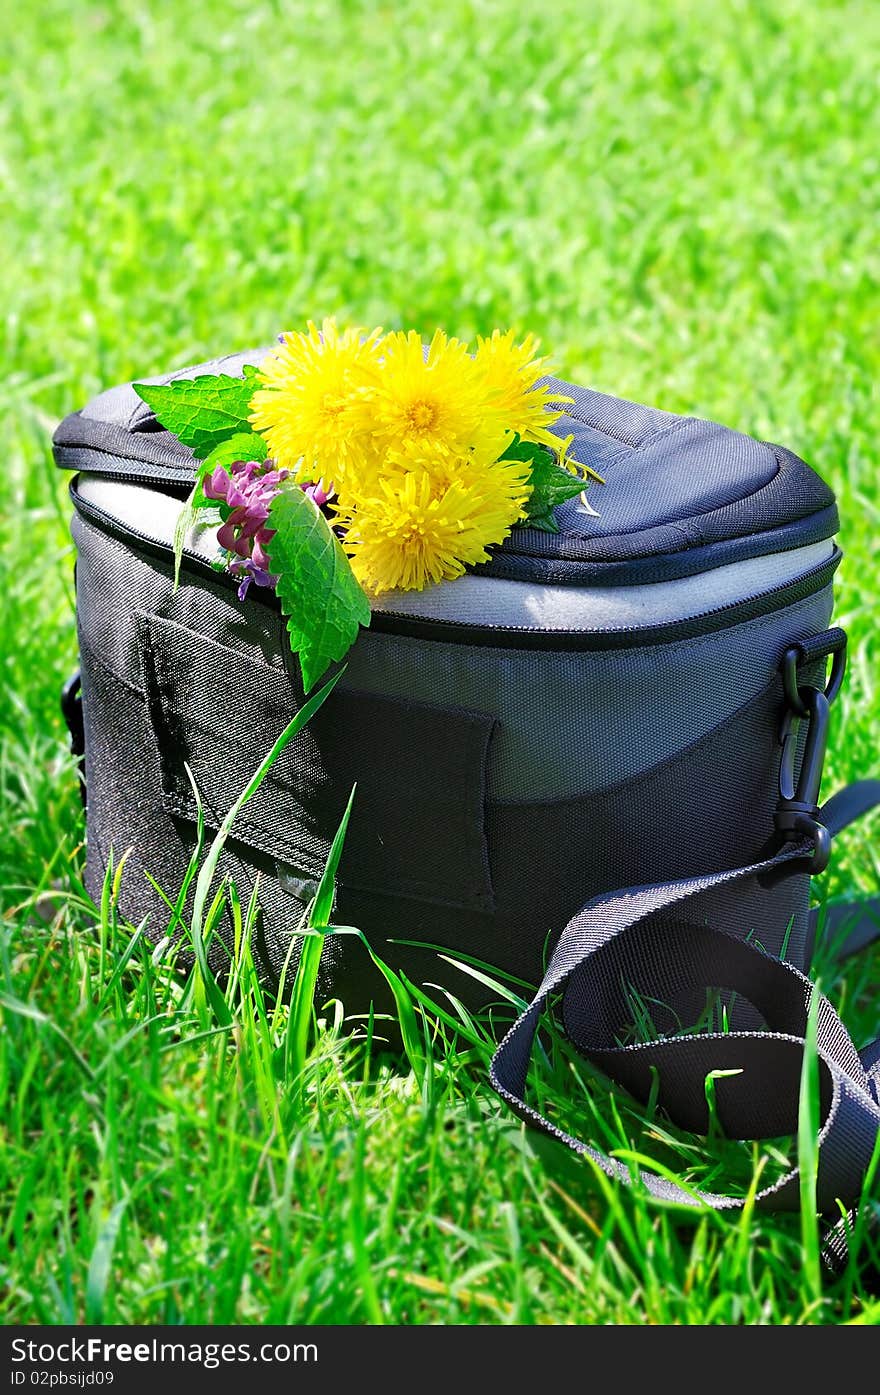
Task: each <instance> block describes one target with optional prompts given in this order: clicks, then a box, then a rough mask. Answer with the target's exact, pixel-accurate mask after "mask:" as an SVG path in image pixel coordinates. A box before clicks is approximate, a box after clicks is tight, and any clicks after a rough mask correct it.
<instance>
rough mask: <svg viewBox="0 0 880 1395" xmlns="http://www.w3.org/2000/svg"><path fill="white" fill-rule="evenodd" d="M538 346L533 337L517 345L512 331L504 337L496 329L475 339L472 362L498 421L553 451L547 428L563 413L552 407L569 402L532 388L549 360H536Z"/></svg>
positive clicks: (554, 442)
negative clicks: (488, 336)
mask: <svg viewBox="0 0 880 1395" xmlns="http://www.w3.org/2000/svg"><path fill="white" fill-rule="evenodd" d="M539 344H540V341H539V340H538V339H536V338H535V336H534V335H533V334H529V335H527V336H526V338H525V339H524V340H523V341H522V343H521V344H517V343H515V341H514V333H513V330H512V329H511V330H508V332H507V333H506V334H502V333H501V331H500V330H498V329H496V330H494V331H493V333H492V337H491V338H490V339H484V338H482V336H479V337H478V338H477V352H476V354H475V355H474V363H475V366H476V368H477V370H478V372H479V373H480V374H481V376H482V379H483V384H484V388H485V391H486V394H487V397H488V398H489V401H490V403H491V411H492V413H493V414H495V415H496V416H497V419H498V420H499V421H500V422H503V424H504V426H506V427H507V429H508V430H510V431H515V432H516V433H517V434H518V435H519V436H520V437H521V438H522V439H523V440H524V441H538V442H540V443H541V444H542V445H545V446H549V447H550V449H551V450H556V449H558V447H559V437H558V436H554V434H553V432H552V431H550V430H549V427H550V426H551V425H552V424H553V422H554V421H558V420H559V418H560V417H561V416H562V415H563V413H562V412H561V411H559V410H558V409H557V407H556V405H555V404H556V403H559V402H570V401H571V400H572V399H571V398H570V397H561V396H560V395H559V393H554V392H553V390H552V389H551V388H548V387H536V386H535V384H536V382H537V381H538V379H539V378H541V377H543V376H544V375H545V373H546V365H547V364H548V363H549V361H550V360H549V359H547V358H537V357H536V355H537V351H538V348H539Z"/></svg>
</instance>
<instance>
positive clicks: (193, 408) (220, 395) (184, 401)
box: [132, 364, 259, 460]
mask: <svg viewBox="0 0 880 1395" xmlns="http://www.w3.org/2000/svg"><path fill="white" fill-rule="evenodd" d="M258 371H259V370H258V369H257V368H255V367H254V366H253V365H252V364H246V365H245V369H244V376H243V377H241V378H231V377H229V376H228V375H227V374H225V373H219V374H204V375H203V376H202V377H200V378H178V379H176V380H175V381H174V382H171V383H134V384H132V386H133V387H134V390H135V392H136V393H137V394H138V396H139V397H141V398H142V399H143V401H144V402H146V404H147V406H148V407H151V408H152V409H153V412H154V413H155V415H156V420H157V421H158V422H159V423H160V425H162V426H164V427H165V429H166V431H170V432H172V433H173V435H175V436H176V437H177V439H178V440H179V441H182V443H183V444H184V445H185V446H189V447H190V448H191V450H192V451H193V453H194V454H195V455H196V457H197V458H198V459H199V460H202V459H204V457H205V456H206V455H207V454H208V453H209V451H211V450H213V449H214V447H215V446H218V445H219V444H220V443H221V441H227V440H229V438H230V436H235V435H237V434H240V433H247V434H250V431H251V428H250V423H249V421H248V415H249V413H250V409H251V398H252V397H253V395H254V393H255V392H256V390H257V388H258V387H259V379H258V377H257V374H258Z"/></svg>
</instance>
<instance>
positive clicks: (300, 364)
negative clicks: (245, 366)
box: [250, 320, 382, 485]
mask: <svg viewBox="0 0 880 1395" xmlns="http://www.w3.org/2000/svg"><path fill="white" fill-rule="evenodd" d="M381 333H382V332H381V330H378V329H374V330H373V331H372V333H371V334H367V333H366V331H365V330H362V329H347V330H345V331H344V332H343V333H342V334H340V333H339V331H338V329H337V327H336V321H335V320H325V321H324V323H323V325H322V326H321V329H320V330H318V329H317V328H316V326H315V325H314V324H313V323H312V322H311V320H310V321H309V324H308V333H307V334H301V333H299V332H296V333H293V334H286V335H285V336H284V341H283V343H281V344H280V345H279V346H278V348H277V349H275V350H274V351H273V352H272V353H270V354H269V355H268V357H267V358H265V359H264V360H263V363H262V365H261V367H260V374H259V376H260V382H261V383H262V387H260V388H258V389H257V391H256V392H255V393H254V395H253V397H252V398H251V413H250V422H251V424H252V426H253V428H254V430H255V431H259V432H260V433H261V434H262V435H263V436H265V438H266V441H267V443H268V446H269V454H270V455H271V456H272V457H273V459H275V460H276V461H277V462H278V465H279V466H282V467H284V468H286V469H288V470H291V471H293V472H294V473H295V474H296V475H297V477H298V478H300V479H303V480H305V479H308V480H311V479H319V478H320V477H321V476H323V477H324V479H327V480H333V481H334V483H336V484H337V485H338V483H339V480H340V479H341V478H342V476H343V475H344V473H345V470H346V468H347V467H348V466H349V465H350V464H351V463H352V462H353V461H358V460H360V459H361V458H362V456H363V453H364V451H365V449H368V448H369V441H368V440H367V439H365V438H364V435H363V426H362V420H361V417H360V415H359V409H360V407H361V404H362V402H363V399H364V397H365V396H368V395H369V393H370V392H372V391H373V389H374V386H375V382H376V374H377V369H378V364H379V345H380V343H381Z"/></svg>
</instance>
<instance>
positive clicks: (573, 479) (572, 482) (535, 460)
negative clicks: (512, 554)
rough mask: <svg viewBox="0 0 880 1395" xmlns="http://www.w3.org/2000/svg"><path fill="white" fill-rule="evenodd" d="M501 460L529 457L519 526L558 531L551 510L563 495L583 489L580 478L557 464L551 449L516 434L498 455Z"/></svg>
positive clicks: (545, 531) (568, 497)
mask: <svg viewBox="0 0 880 1395" xmlns="http://www.w3.org/2000/svg"><path fill="white" fill-rule="evenodd" d="M501 459H502V460H530V461H531V464H532V472H531V475H530V476H529V484H530V485H531V486H532V492H531V494H530V495H529V501H528V503H527V504H526V516H525V518H524V519H523V520H522V524H521V526H522V527H525V528H540V529H541V531H542V532H544V533H558V532H559V524H558V523H557V522H556V513H555V510H556V509H558V507H559V505H560V504H564V503H565V501H566V499H574V498H575V496H576V495H578V494H581V493H582V492H583V490H584V481H583V479H581V478H580V477H579V476H577V475H573V474H572V473H571V471H570V470H566V469H565V468H564V466H562V465H557V463H556V461H555V460H554V459H553V452H552V451H550V450H548V448H547V447H546V446H541V445H538V444H536V443H535V442H534V441H521V440H519V438H517V439H516V440H515V441H514V442H513V443H512V444H511V445H509V446H508V447H507V450H506V451H505V452H504V454H503V455H502V457H501Z"/></svg>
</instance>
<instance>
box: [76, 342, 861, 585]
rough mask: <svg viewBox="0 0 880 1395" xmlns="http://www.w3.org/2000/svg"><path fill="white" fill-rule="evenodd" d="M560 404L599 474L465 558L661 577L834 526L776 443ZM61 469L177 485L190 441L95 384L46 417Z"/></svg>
mask: <svg viewBox="0 0 880 1395" xmlns="http://www.w3.org/2000/svg"><path fill="white" fill-rule="evenodd" d="M268 352H270V349H269V348H262V349H253V350H247V351H244V352H242V353H236V354H229V355H226V356H225V357H223V358H219V359H214V360H211V361H208V362H205V363H201V364H197V365H195V366H193V367H190V368H185V369H181V370H179V371H177V372H174V373H169V374H163V375H161V376H158V377H153V378H145V379H143V380H142V381H145V382H152V383H169V382H172V381H175V380H177V379H181V378H195V377H199V376H201V375H203V374H215V373H224V374H228V375H230V376H240V375H241V374H242V372H243V369H244V366H245V365H246V364H259V363H260V362H261V360H262V359H263V358H264V357H265V355H266V354H267V353H268ZM543 382H544V383H546V384H548V385H549V386H550V387H551V388H558V390H559V395H560V398H566V397H567V398H570V399H573V400H571V401H569V402H565V403H560V405H561V406H563V407H564V415H563V416H562V417H561V418H560V419H559V421H558V422H557V423H556V424H555V425H554V431H555V432H556V433H557V434H558V435H559V436H560V438H564V437H566V436H569V435H571V436H573V437H574V441H573V445H572V451H571V454H572V456H573V457H574V459H575V460H577V461H579V462H580V463H582V464H584V465H589V466H590V467H591V468H592V469H593V470H595V471H596V472H597V473H598V474H599V475H601V476H602V478H603V480H604V483H603V484H591V485H590V486H589V489H588V490H587V491H586V492H585V494H584V495H583V496H582V498H580V499H578V498H576V499H572V500H569V501H568V502H567V503H566V504H563V505H562V506H561V507H560V508H559V509H558V510H557V511H556V518H557V522H558V524H559V532H558V533H547V532H543V531H541V530H539V529H535V528H522V527H519V528H515V529H514V530H513V532H512V534H511V535H510V537H508V538H507V539H506V541H505V542H504V543H503V544H502V545H500V546H499V547H497V548H495V549H494V550H493V554H492V558H491V560H490V561H489V562H488V563H486V564H484V565H483V566H482V567H479V568H477V569H476V570H477V571H479V572H481V573H483V574H485V575H488V576H494V577H498V578H506V579H509V580H522V581H529V582H532V583H545V584H554V585H566V584H568V585H571V584H573V585H592V586H595V585H600V586H601V585H612V586H620V585H628V584H637V583H642V584H643V583H649V582H654V581H666V580H671V579H673V578H676V577H682V576H690V575H694V574H695V573H698V572H703V571H709V570H711V569H713V568H715V567H719V566H724V565H727V564H729V563H732V562H738V561H742V560H745V559H748V558H752V557H760V556H767V555H768V554H772V553H777V552H785V551H789V550H791V549H795V548H800V547H804V546H808V545H809V544H811V543H815V542H818V541H821V540H823V539H827V538H830V537H832V536H833V535H834V533H835V532H836V531H837V526H838V520H837V510H836V507H835V502H834V495H833V493H832V491H831V490H830V489H829V488H828V486H827V485H826V484H825V483H824V481H823V480H821V479H820V477H819V476H818V475H817V474H816V473H815V472H814V471H813V470H812V469H810V467H809V466H808V465H806V464H805V463H804V461H802V460H801V459H799V458H798V457H797V456H796V455H794V454H793V453H792V452H791V451H789V450H787V449H786V448H785V447H782V446H777V445H771V444H769V443H767V442H764V441H758V440H755V439H754V438H752V437H750V436H748V435H745V434H744V433H742V432H739V431H735V430H732V429H731V428H729V427H726V426H721V425H718V424H717V423H715V422H711V421H705V420H702V419H700V418H696V417H688V416H680V415H676V414H675V413H672V412H667V411H662V410H660V409H659V408H656V407H646V406H641V405H639V404H638V403H634V402H629V401H626V400H624V399H622V398H617V397H613V396H610V395H608V394H605V393H601V392H595V391H593V390H591V389H588V388H580V387H576V386H573V385H572V384H570V383H565V382H563V381H561V380H559V379H556V378H547V379H544V380H543ZM53 445H54V453H55V459H56V462H57V464H58V465H59V466H60V467H61V468H62V469H69V470H83V471H87V472H89V473H90V474H97V475H104V476H107V477H110V478H113V479H117V480H128V481H130V482H131V483H137V484H141V485H147V486H149V487H151V488H154V489H157V490H160V491H163V492H168V493H178V494H179V493H181V492H182V491H183V490H184V489H186V488H187V487H189V486H190V485H191V484H192V481H193V478H194V474H195V468H196V461H195V459H194V457H193V454H192V452H191V451H190V450H189V449H188V448H187V447H185V446H183V445H181V443H180V442H179V441H178V440H177V439H176V438H175V437H174V436H173V435H172V434H171V433H170V432H168V431H165V430H164V429H163V428H162V427H161V426H160V425H159V423H158V422H157V421H156V418H155V416H154V414H153V412H152V411H151V409H150V408H149V407H148V406H147V404H146V403H145V402H144V401H142V399H141V398H140V397H139V396H138V394H137V393H136V391H135V389H134V387H133V385H132V384H131V383H126V384H122V385H120V386H118V387H113V388H110V389H108V390H107V391H105V392H102V393H100V394H99V395H98V396H97V397H95V398H93V399H92V400H91V401H90V402H89V403H88V404H87V405H86V406H85V407H83V408H82V410H81V411H78V412H73V413H71V414H70V415H69V416H67V417H65V419H64V420H63V421H62V422H61V423H60V425H59V426H58V428H57V430H56V432H55V435H54V439H53Z"/></svg>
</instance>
